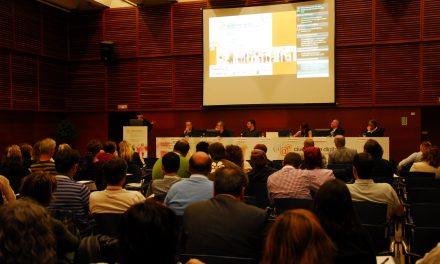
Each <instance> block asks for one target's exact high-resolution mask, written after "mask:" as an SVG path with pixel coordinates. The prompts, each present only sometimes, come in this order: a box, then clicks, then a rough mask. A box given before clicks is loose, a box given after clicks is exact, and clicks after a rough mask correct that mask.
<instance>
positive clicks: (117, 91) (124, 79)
mask: <svg viewBox="0 0 440 264" xmlns="http://www.w3.org/2000/svg"><path fill="white" fill-rule="evenodd" d="M107 72H108V83H107V94H108V96H107V107H108V110H109V111H114V110H118V105H120V104H121V105H127V107H128V108H127V110H132V111H133V109H137V108H138V90H137V74H138V73H137V61H136V60H128V61H123V62H120V63H118V64H116V65H113V66H109V67H108V68H107Z"/></svg>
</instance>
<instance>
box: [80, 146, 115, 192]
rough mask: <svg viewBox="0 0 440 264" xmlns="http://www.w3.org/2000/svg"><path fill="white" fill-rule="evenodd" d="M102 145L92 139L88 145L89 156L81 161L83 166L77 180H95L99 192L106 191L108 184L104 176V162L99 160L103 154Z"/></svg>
mask: <svg viewBox="0 0 440 264" xmlns="http://www.w3.org/2000/svg"><path fill="white" fill-rule="evenodd" d="M101 150H102V143H101V141H99V140H97V139H92V140H90V141H89V142H88V143H87V155H86V156H85V157H84V158H83V159H82V160H81V165H80V167H79V171H78V173H77V175H75V179H76V180H93V181H94V182H95V184H96V188H97V189H98V190H104V189H105V187H106V186H107V184H106V183H105V179H104V177H103V176H102V165H103V164H104V162H103V161H99V160H98V158H97V157H98V155H99V154H100V153H101Z"/></svg>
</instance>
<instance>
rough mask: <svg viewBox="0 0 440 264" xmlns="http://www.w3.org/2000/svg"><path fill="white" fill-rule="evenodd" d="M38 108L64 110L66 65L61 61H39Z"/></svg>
mask: <svg viewBox="0 0 440 264" xmlns="http://www.w3.org/2000/svg"><path fill="white" fill-rule="evenodd" d="M39 70H40V90H39V93H40V110H42V111H65V110H66V95H65V92H66V90H65V87H66V86H67V66H66V64H65V63H64V62H63V61H55V60H48V59H45V60H41V61H40V66H39Z"/></svg>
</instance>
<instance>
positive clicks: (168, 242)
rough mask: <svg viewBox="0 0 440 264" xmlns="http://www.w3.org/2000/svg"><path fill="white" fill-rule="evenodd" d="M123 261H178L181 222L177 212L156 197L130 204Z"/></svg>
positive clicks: (172, 263)
mask: <svg viewBox="0 0 440 264" xmlns="http://www.w3.org/2000/svg"><path fill="white" fill-rule="evenodd" d="M120 234H121V235H120V237H119V246H120V252H121V263H122V264H131V263H139V262H145V263H161V264H176V263H177V244H178V242H177V241H178V234H179V232H178V222H177V219H176V216H175V214H174V213H173V211H171V210H170V209H168V208H167V207H165V206H164V205H163V204H160V203H159V202H156V201H155V200H154V199H148V200H146V201H144V202H142V203H137V204H135V205H133V206H132V207H130V208H129V209H128V210H127V211H126V212H125V213H124V214H123V216H122V220H121V232H120Z"/></svg>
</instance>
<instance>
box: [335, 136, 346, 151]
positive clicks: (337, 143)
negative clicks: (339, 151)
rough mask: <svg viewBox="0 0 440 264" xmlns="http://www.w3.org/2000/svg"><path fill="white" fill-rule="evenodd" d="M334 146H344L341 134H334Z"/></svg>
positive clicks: (343, 138)
mask: <svg viewBox="0 0 440 264" xmlns="http://www.w3.org/2000/svg"><path fill="white" fill-rule="evenodd" d="M335 146H336V147H337V148H342V147H345V137H344V136H343V135H337V136H335Z"/></svg>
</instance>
